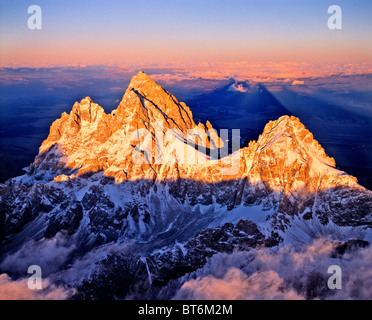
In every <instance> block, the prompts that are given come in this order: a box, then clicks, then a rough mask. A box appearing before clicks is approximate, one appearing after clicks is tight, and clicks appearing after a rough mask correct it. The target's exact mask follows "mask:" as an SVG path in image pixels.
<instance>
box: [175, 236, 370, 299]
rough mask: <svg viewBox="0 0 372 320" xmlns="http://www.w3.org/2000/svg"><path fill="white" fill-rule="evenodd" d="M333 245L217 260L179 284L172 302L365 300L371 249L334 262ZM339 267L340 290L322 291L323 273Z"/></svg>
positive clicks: (326, 243)
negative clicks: (183, 300)
mask: <svg viewBox="0 0 372 320" xmlns="http://www.w3.org/2000/svg"><path fill="white" fill-rule="evenodd" d="M335 245H336V244H335V243H333V242H329V241H326V240H316V241H315V242H314V243H313V244H311V245H303V246H302V247H294V246H288V247H283V248H281V249H279V250H277V251H271V250H263V249H260V250H256V251H253V250H252V251H250V252H236V253H233V254H230V255H227V254H221V255H217V256H215V257H212V259H211V260H210V262H209V264H208V265H207V266H206V267H204V268H203V269H202V270H199V271H198V274H197V277H196V279H191V280H189V281H187V282H185V283H184V284H183V286H182V287H181V289H180V290H179V291H178V292H177V294H176V295H175V297H174V298H175V299H190V300H191V299H192V300H193V299H226V300H234V299H248V300H250V299H260V300H264V299H270V300H272V299H279V300H286V299H290V300H293V299H342V300H344V299H371V298H372V248H370V247H369V248H366V249H360V250H359V251H357V252H353V253H347V254H344V255H343V256H342V257H335V256H334V255H333V254H332V253H334V250H335ZM331 265H339V266H340V267H341V270H342V289H341V290H337V289H336V290H331V289H329V288H328V279H329V277H331V275H332V274H328V267H329V266H331Z"/></svg>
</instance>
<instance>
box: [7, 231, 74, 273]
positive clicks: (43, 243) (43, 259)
mask: <svg viewBox="0 0 372 320" xmlns="http://www.w3.org/2000/svg"><path fill="white" fill-rule="evenodd" d="M74 249H75V246H74V245H69V242H68V240H67V238H65V237H64V236H63V235H62V234H60V233H59V234H57V235H56V236H55V237H54V238H51V239H41V240H39V241H34V240H32V241H29V242H26V243H25V244H24V245H23V246H22V247H21V248H20V249H19V250H17V251H16V252H14V253H13V254H11V255H8V256H7V257H6V258H5V259H4V260H3V261H2V262H1V264H0V271H2V272H7V273H12V274H16V275H18V276H21V275H24V274H27V269H28V267H29V266H31V265H38V266H40V267H41V270H42V273H43V276H49V275H50V274H51V273H53V272H55V271H57V270H58V269H59V268H60V267H61V266H63V265H64V264H65V262H66V260H67V259H68V256H69V254H70V253H71V252H72V251H73V250H74Z"/></svg>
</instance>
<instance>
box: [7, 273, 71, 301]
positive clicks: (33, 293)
mask: <svg viewBox="0 0 372 320" xmlns="http://www.w3.org/2000/svg"><path fill="white" fill-rule="evenodd" d="M27 281H28V279H27V278H23V279H20V280H17V281H12V279H11V278H10V277H9V276H8V275H7V274H5V273H3V274H0V300H65V299H67V298H68V297H69V296H70V295H71V293H72V291H71V290H65V289H64V288H62V287H57V286H55V285H53V284H51V283H50V282H49V280H48V279H45V280H43V288H44V289H41V290H36V289H34V290H31V289H29V288H28V285H27Z"/></svg>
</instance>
